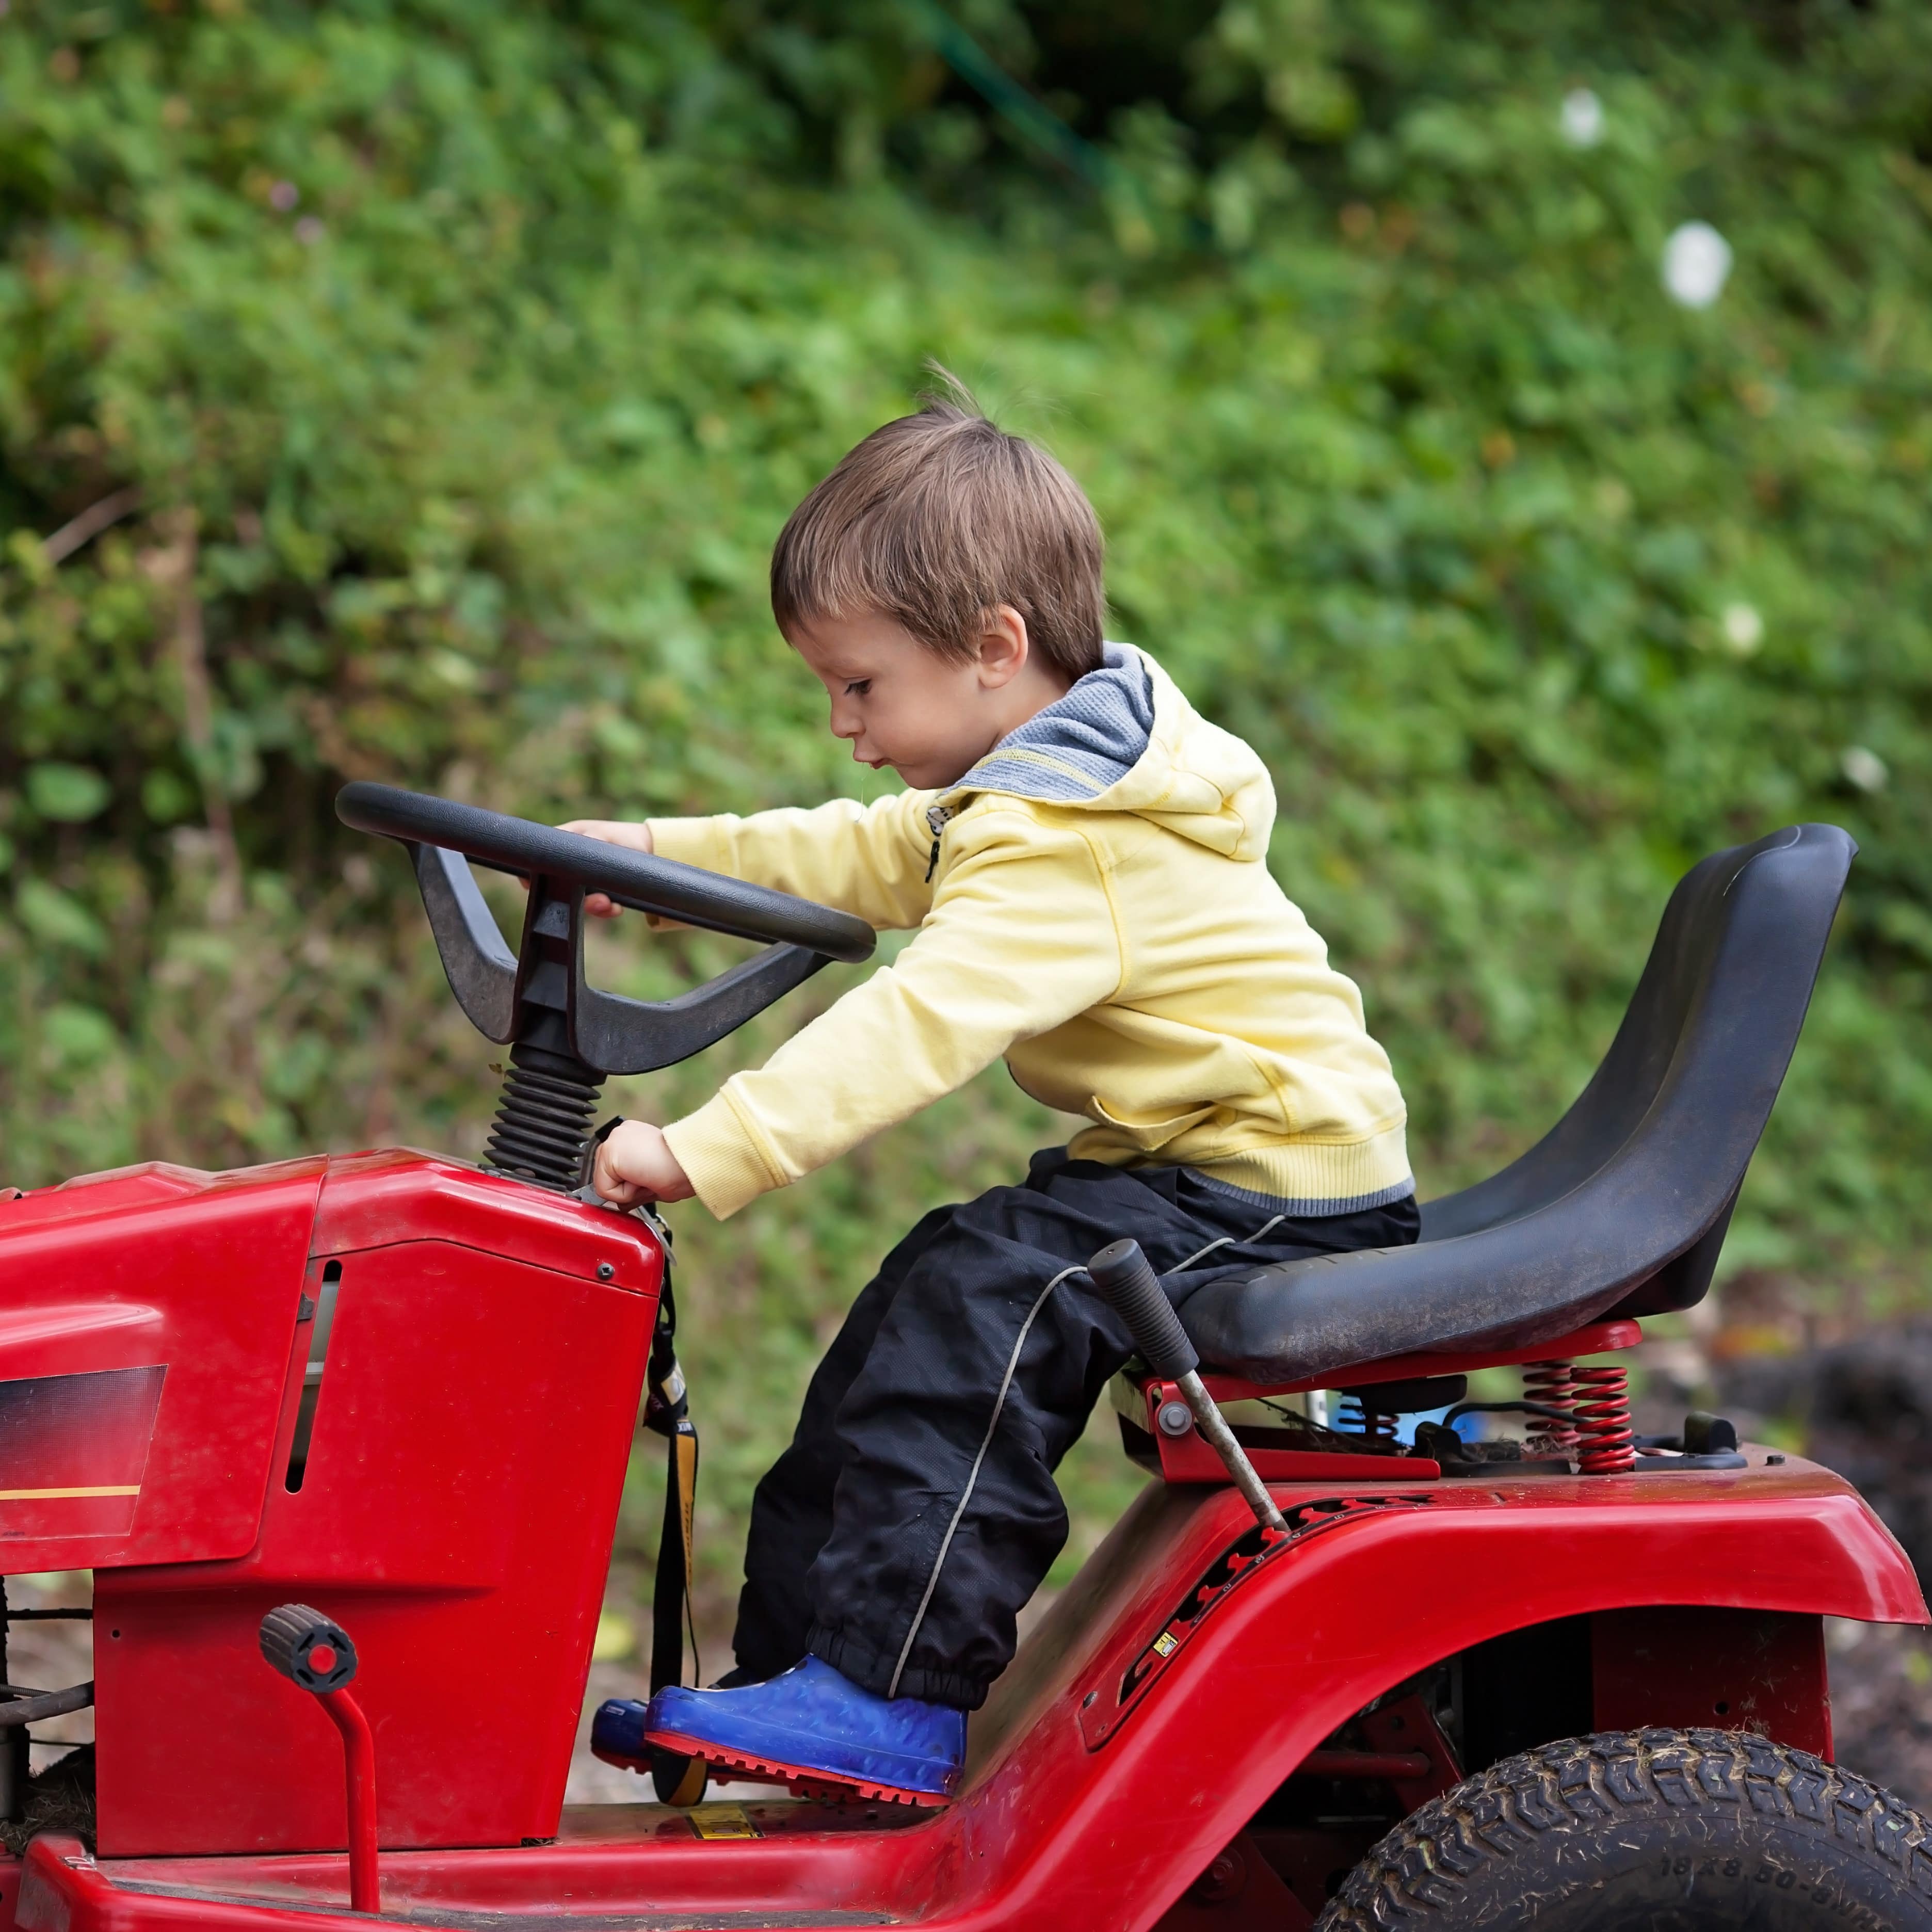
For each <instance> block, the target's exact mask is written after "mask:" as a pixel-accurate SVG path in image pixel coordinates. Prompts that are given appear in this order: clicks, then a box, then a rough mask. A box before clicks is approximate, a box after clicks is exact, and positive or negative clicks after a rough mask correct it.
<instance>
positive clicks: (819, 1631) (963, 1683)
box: [805, 1624, 989, 1711]
mask: <svg viewBox="0 0 1932 1932" xmlns="http://www.w3.org/2000/svg"><path fill="white" fill-rule="evenodd" d="M805 1649H807V1650H808V1651H810V1652H811V1654H812V1655H813V1656H814V1657H815V1658H817V1659H818V1660H819V1661H820V1663H822V1664H830V1665H831V1667H832V1669H833V1670H835V1671H837V1672H838V1674H839V1675H840V1676H841V1677H849V1678H850V1679H851V1680H852V1682H853V1683H854V1684H856V1685H858V1686H859V1688H861V1689H862V1690H865V1691H871V1694H872V1695H873V1696H874V1697H886V1696H888V1695H891V1696H895V1697H916V1698H917V1699H918V1700H919V1702H920V1703H922V1704H950V1706H952V1707H953V1709H954V1710H956V1711H977V1709H979V1708H980V1706H981V1705H982V1704H983V1703H985V1702H986V1692H987V1691H988V1689H989V1686H988V1685H984V1684H977V1683H975V1682H973V1680H972V1679H971V1678H967V1677H962V1676H959V1675H957V1674H956V1673H954V1672H953V1671H950V1670H919V1668H918V1667H916V1665H913V1664H908V1665H907V1667H906V1668H905V1669H904V1671H902V1672H901V1673H900V1676H899V1681H898V1689H897V1690H896V1691H893V1690H892V1673H893V1671H894V1670H895V1669H897V1667H898V1652H896V1651H895V1652H893V1653H892V1655H891V1656H889V1657H887V1656H886V1655H883V1653H882V1652H880V1651H878V1650H877V1649H874V1647H873V1646H871V1644H869V1643H867V1642H866V1641H865V1639H864V1638H863V1637H860V1636H858V1635H857V1634H854V1633H847V1632H842V1631H835V1630H831V1629H828V1628H826V1625H823V1624H814V1625H812V1627H811V1631H810V1634H808V1636H807V1637H806V1638H805Z"/></svg>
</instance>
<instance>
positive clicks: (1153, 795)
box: [928, 644, 1274, 860]
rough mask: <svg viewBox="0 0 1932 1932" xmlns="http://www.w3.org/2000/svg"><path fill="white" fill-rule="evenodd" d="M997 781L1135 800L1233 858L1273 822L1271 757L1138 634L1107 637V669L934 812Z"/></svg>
mask: <svg viewBox="0 0 1932 1932" xmlns="http://www.w3.org/2000/svg"><path fill="white" fill-rule="evenodd" d="M989 792H990V793H1005V794H1007V795H1008V796H1011V797H1015V798H1025V799H1036V800H1037V801H1038V802H1040V803H1041V804H1043V805H1064V806H1067V807H1070V808H1073V809H1074V810H1076V811H1079V810H1087V811H1128V812H1133V813H1135V814H1137V815H1138V816H1139V817H1142V818H1146V819H1148V820H1152V821H1153V823H1155V824H1157V825H1159V826H1161V827H1162V828H1163V829H1164V830H1166V831H1169V832H1177V833H1178V834H1179V835H1180V836H1181V837H1182V838H1187V839H1190V840H1192V841H1193V842H1194V843H1195V844H1197V845H1202V846H1205V847H1207V848H1208V850H1210V851H1212V852H1217V853H1220V855H1221V856H1223V857H1224V858H1229V859H1247V860H1253V859H1260V858H1262V856H1264V855H1265V853H1266V852H1267V850H1268V833H1269V832H1270V830H1271V828H1272V826H1273V825H1274V784H1272V782H1271V781H1270V779H1269V778H1268V771H1267V768H1266V767H1265V766H1264V765H1263V764H1262V761H1261V760H1260V759H1259V757H1256V755H1255V754H1254V753H1253V751H1251V750H1250V748H1248V746H1247V745H1245V744H1244V743H1243V742H1241V739H1238V738H1237V737H1235V736H1234V735H1233V733H1231V732H1227V731H1223V730H1222V729H1221V728H1220V726H1219V725H1217V724H1209V723H1208V721H1207V720H1206V719H1205V718H1203V717H1202V715H1200V713H1199V712H1197V711H1196V709H1194V707H1193V706H1192V705H1191V704H1190V703H1188V701H1187V699H1186V698H1185V697H1183V696H1182V695H1181V690H1180V688H1179V686H1178V685H1176V684H1175V682H1174V681H1173V679H1171V678H1170V677H1169V676H1168V675H1167V673H1166V672H1165V671H1164V670H1162V669H1161V667H1160V665H1159V664H1156V663H1155V662H1154V659H1153V658H1151V657H1149V656H1148V654H1147V653H1146V652H1145V651H1142V650H1139V649H1136V647H1135V646H1133V645H1131V644H1109V645H1107V646H1105V650H1104V655H1103V661H1102V663H1101V667H1100V669H1099V670H1094V671H1089V672H1088V673H1087V675H1086V676H1085V677H1083V678H1082V679H1079V681H1078V682H1076V684H1075V685H1073V688H1072V689H1071V690H1070V691H1068V692H1067V695H1066V696H1065V697H1062V698H1058V699H1057V700H1055V702H1054V703H1052V704H1049V705H1048V706H1046V709H1044V710H1043V711H1038V712H1035V713H1034V715H1033V716H1032V717H1031V718H1028V720H1027V721H1026V722H1025V724H1022V725H1021V726H1020V727H1019V729H1018V730H1014V731H1010V732H1009V733H1007V735H1006V736H1005V737H1004V738H1002V739H1001V740H1000V742H998V744H997V745H995V746H994V747H993V748H992V750H991V751H989V752H988V753H987V754H986V756H985V757H983V758H982V759H981V760H980V762H979V763H977V765H975V766H974V767H973V769H971V771H969V772H968V773H967V774H966V775H965V777H964V778H962V779H961V780H960V781H959V783H958V784H956V785H952V786H949V787H947V790H945V791H944V792H943V793H941V795H940V797H939V799H938V802H936V804H935V808H934V810H933V811H932V812H931V813H929V814H928V816H929V817H932V818H937V819H938V822H939V823H944V821H945V820H947V819H948V818H950V817H953V815H954V814H956V813H957V812H958V811H960V810H961V809H962V808H964V806H965V804H966V802H968V799H969V798H970V797H971V796H974V795H977V794H979V793H989ZM934 829H935V832H937V830H938V824H935V827H934Z"/></svg>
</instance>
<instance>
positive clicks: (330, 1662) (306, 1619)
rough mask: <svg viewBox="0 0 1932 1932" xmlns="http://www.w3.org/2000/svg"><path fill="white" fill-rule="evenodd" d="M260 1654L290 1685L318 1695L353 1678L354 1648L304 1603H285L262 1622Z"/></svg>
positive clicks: (341, 1632) (336, 1627) (340, 1631)
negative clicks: (298, 1686)
mask: <svg viewBox="0 0 1932 1932" xmlns="http://www.w3.org/2000/svg"><path fill="white" fill-rule="evenodd" d="M262 1655H263V1656H264V1657H265V1658H267V1659H268V1661H269V1665H270V1667H272V1669H274V1670H279V1671H280V1672H281V1673H282V1675H283V1676H284V1677H286V1678H287V1679H288V1680H289V1682H290V1683H291V1684H296V1685H300V1686H301V1688H302V1689H303V1690H305V1691H314V1692H315V1693H316V1694H317V1696H318V1697H320V1695H321V1694H322V1693H323V1692H324V1691H340V1690H341V1688H342V1687H343V1686H344V1685H345V1684H347V1682H349V1681H350V1679H351V1678H353V1676H355V1675H356V1646H355V1645H354V1644H353V1643H351V1642H350V1637H349V1633H348V1632H347V1631H346V1630H344V1628H342V1626H341V1625H340V1624H339V1623H338V1622H335V1619H333V1618H332V1617H326V1616H323V1613H321V1612H320V1610H311V1609H310V1608H309V1607H308V1604H283V1605H281V1607H280V1608H279V1609H276V1610H271V1611H270V1612H269V1614H268V1615H267V1616H266V1617H264V1618H263V1619H262Z"/></svg>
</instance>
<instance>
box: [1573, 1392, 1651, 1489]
mask: <svg viewBox="0 0 1932 1932" xmlns="http://www.w3.org/2000/svg"><path fill="white" fill-rule="evenodd" d="M1574 1376H1575V1381H1576V1387H1577V1396H1578V1397H1579V1398H1580V1400H1578V1401H1577V1404H1576V1412H1577V1430H1578V1433H1580V1435H1581V1436H1582V1437H1583V1442H1582V1446H1581V1450H1580V1454H1579V1457H1578V1460H1579V1461H1580V1463H1582V1465H1583V1473H1584V1475H1586V1476H1608V1475H1616V1474H1617V1473H1619V1472H1620V1471H1622V1470H1626V1469H1635V1468H1636V1467H1637V1439H1636V1437H1635V1436H1634V1435H1633V1434H1632V1433H1631V1407H1630V1375H1629V1373H1628V1370H1625V1369H1622V1368H1621V1367H1616V1366H1615V1365H1614V1364H1613V1365H1611V1366H1610V1367H1604V1368H1594V1367H1584V1368H1580V1369H1578V1370H1575V1371H1574Z"/></svg>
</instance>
